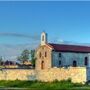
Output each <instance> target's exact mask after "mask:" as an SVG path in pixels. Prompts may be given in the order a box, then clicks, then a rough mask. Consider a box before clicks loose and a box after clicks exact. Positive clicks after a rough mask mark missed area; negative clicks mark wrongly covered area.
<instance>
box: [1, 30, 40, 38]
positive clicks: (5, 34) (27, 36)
mask: <svg viewBox="0 0 90 90" xmlns="http://www.w3.org/2000/svg"><path fill="white" fill-rule="evenodd" d="M0 36H9V37H20V38H28V39H32V40H39V37H40V36H39V35H26V34H19V33H9V32H3V33H0Z"/></svg>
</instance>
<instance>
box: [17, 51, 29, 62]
mask: <svg viewBox="0 0 90 90" xmlns="http://www.w3.org/2000/svg"><path fill="white" fill-rule="evenodd" d="M29 54H30V52H29V50H27V49H25V50H23V51H22V53H21V55H20V56H19V57H18V58H17V59H18V60H19V61H20V62H22V63H24V62H25V61H28V60H29Z"/></svg>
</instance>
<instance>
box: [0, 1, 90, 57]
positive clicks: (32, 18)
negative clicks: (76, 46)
mask: <svg viewBox="0 0 90 90" xmlns="http://www.w3.org/2000/svg"><path fill="white" fill-rule="evenodd" d="M43 31H45V32H46V33H47V34H48V41H49V42H54V43H57V42H58V43H60V42H64V41H65V42H75V43H90V2H89V1H87V2H85V1H57V2H55V1H46V2H45V1H42V2H40V1H27V2H25V1H22V2H21V1H17V2H14V1H12V2H9V1H7V2H5V1H0V48H1V49H2V50H1V51H0V55H3V56H10V55H11V56H12V57H15V56H16V55H17V52H19V53H18V54H20V51H21V50H23V48H29V49H32V48H34V47H36V46H38V45H39V43H40V35H41V33H42V32H43ZM11 45H13V46H11ZM15 45H16V46H15ZM29 45H30V46H29ZM3 48H6V49H3ZM16 50H17V51H16ZM18 50H19V51H18ZM2 52H3V53H2ZM12 52H13V55H12ZM7 53H8V54H9V55H8V54H7Z"/></svg>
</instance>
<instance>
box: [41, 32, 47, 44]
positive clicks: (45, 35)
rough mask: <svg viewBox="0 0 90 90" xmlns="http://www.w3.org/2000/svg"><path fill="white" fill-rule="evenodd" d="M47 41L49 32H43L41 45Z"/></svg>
mask: <svg viewBox="0 0 90 90" xmlns="http://www.w3.org/2000/svg"><path fill="white" fill-rule="evenodd" d="M46 43H47V33H45V32H42V34H41V45H45V44H46Z"/></svg>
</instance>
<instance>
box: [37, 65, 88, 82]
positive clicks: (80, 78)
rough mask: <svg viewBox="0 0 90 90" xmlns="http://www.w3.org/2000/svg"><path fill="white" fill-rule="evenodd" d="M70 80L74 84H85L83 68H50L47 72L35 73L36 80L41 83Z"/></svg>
mask: <svg viewBox="0 0 90 90" xmlns="http://www.w3.org/2000/svg"><path fill="white" fill-rule="evenodd" d="M69 78H70V79H71V80H72V82H74V83H76V82H77V83H80V82H81V83H84V82H86V79H87V76H86V68H85V67H69V68H52V69H48V70H40V71H37V79H38V80H41V81H45V82H47V81H53V80H59V81H60V80H67V79H69Z"/></svg>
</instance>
